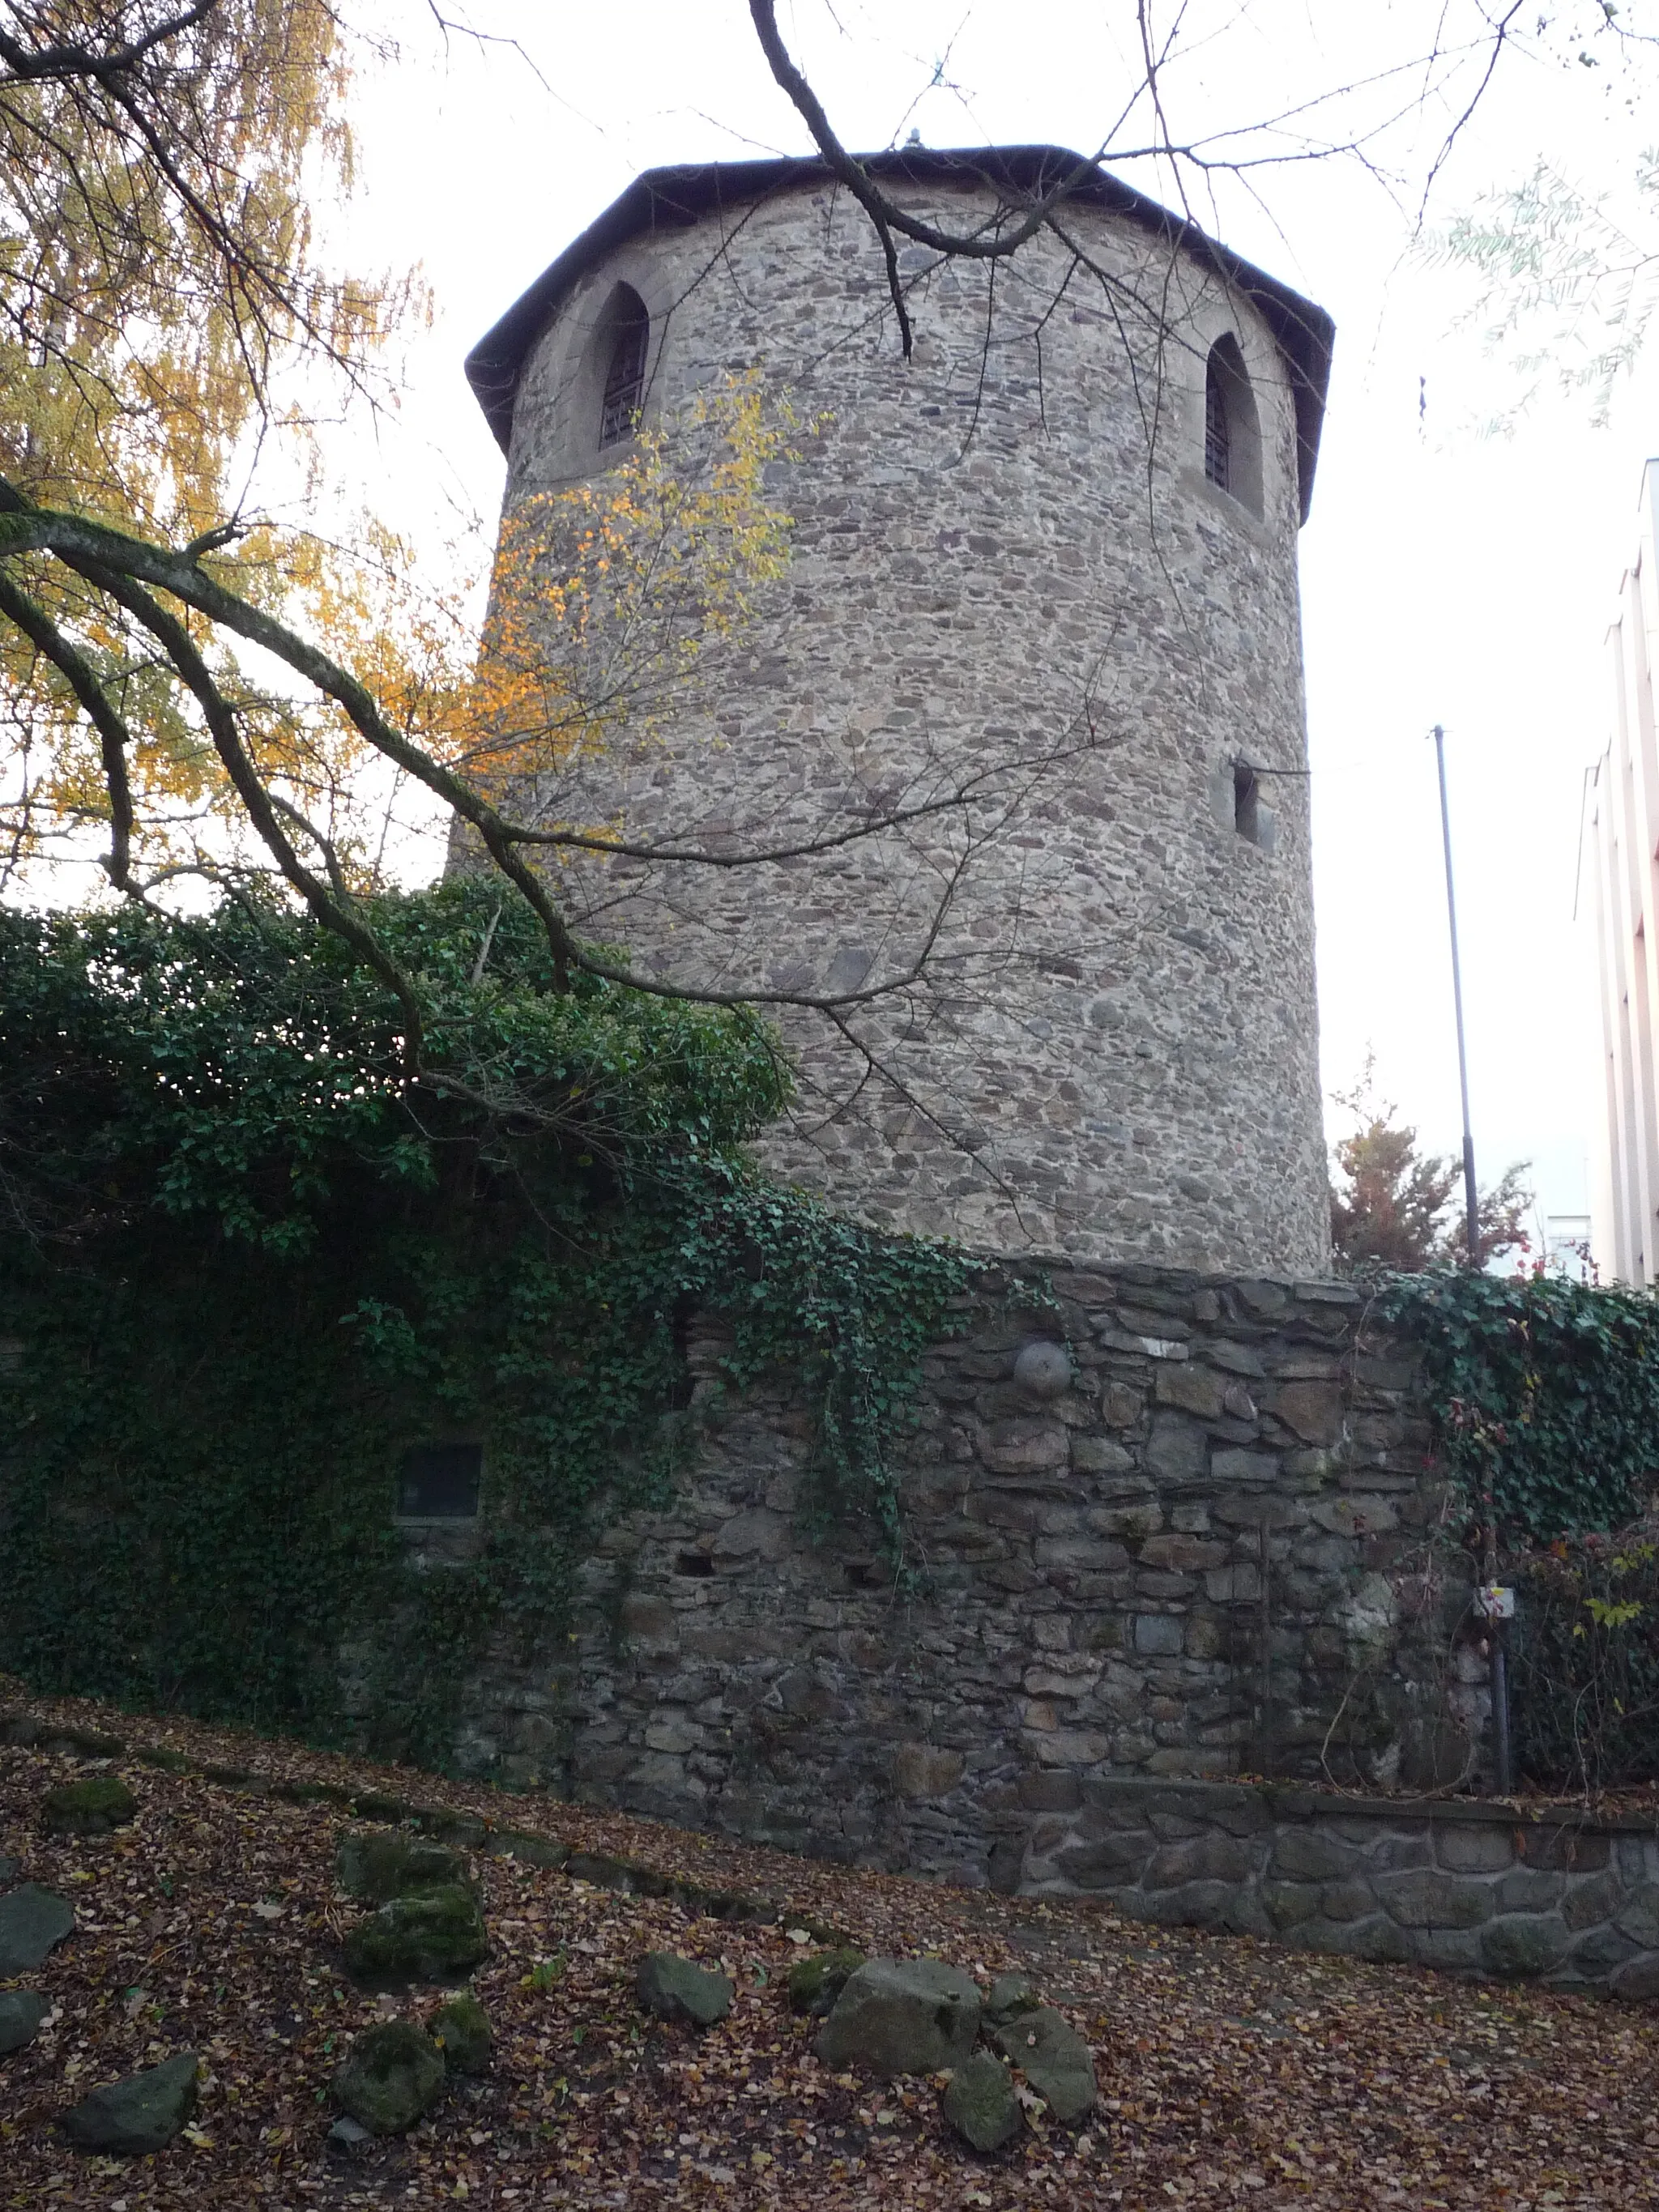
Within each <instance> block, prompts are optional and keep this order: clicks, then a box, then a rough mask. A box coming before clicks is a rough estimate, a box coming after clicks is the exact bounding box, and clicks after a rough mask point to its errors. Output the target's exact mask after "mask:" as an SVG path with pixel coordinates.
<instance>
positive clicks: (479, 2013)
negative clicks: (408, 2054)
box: [426, 1990, 494, 2074]
mask: <svg viewBox="0 0 1659 2212" xmlns="http://www.w3.org/2000/svg"><path fill="white" fill-rule="evenodd" d="M426 2032H427V2033H428V2035H429V2036H430V2037H431V2038H432V2040H433V2041H434V2042H435V2044H436V2045H437V2046H438V2048H439V2050H440V2051H442V2052H443V2055H444V2065H445V2066H446V2068H447V2069H448V2071H449V2072H450V2073H452V2074H482V2073H483V2070H484V2068H485V2067H486V2066H488V2065H489V2048H490V2045H491V2043H492V2041H493V2040H494V2039H493V2038H492V2036H491V2034H490V2032H489V2014H488V2013H487V2012H486V2011H485V2010H484V2008H483V2006H482V2005H481V2004H480V2003H479V2002H478V2000H477V1997H475V1996H473V1994H472V1992H471V1990H462V1991H461V1993H460V1995H459V1996H453V1997H451V1998H450V1999H449V2000H448V2002H447V2003H445V2004H441V2005H440V2006H439V2007H438V2009H437V2011H436V2012H435V2013H434V2014H433V2015H432V2017H431V2019H430V2020H429V2021H428V2022H427V2024H426Z"/></svg>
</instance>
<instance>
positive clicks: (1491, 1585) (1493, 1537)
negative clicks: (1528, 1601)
mask: <svg viewBox="0 0 1659 2212" xmlns="http://www.w3.org/2000/svg"><path fill="white" fill-rule="evenodd" d="M1486 1509H1487V1512H1488V1514H1490V1513H1491V1510H1492V1497H1491V1493H1490V1492H1488V1493H1487V1498H1486ZM1485 1534H1486V1559H1485V1561H1484V1565H1485V1568H1486V1582H1485V1583H1484V1585H1483V1589H1482V1611H1483V1612H1484V1613H1485V1614H1486V1653H1487V1660H1488V1663H1489V1665H1490V1668H1491V1671H1492V1766H1493V1770H1494V1775H1495V1779H1496V1783H1497V1789H1498V1796H1500V1797H1507V1796H1510V1793H1511V1791H1512V1790H1514V1788H1515V1762H1514V1759H1513V1758H1512V1757H1511V1755H1510V1674H1509V1660H1508V1655H1507V1652H1506V1650H1505V1648H1504V1635H1505V1622H1504V1616H1503V1613H1501V1612H1500V1611H1499V1610H1498V1607H1499V1606H1500V1605H1502V1604H1504V1603H1512V1602H1513V1601H1512V1600H1510V1599H1507V1598H1506V1597H1503V1596H1500V1595H1499V1592H1498V1522H1497V1521H1496V1519H1495V1518H1492V1519H1488V1521H1487V1522H1486V1532H1485Z"/></svg>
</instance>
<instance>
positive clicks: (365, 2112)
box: [334, 2020, 444, 2136]
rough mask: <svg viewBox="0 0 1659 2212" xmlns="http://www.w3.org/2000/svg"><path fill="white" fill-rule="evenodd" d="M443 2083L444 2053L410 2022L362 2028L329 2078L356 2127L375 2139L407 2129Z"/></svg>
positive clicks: (395, 2022)
mask: <svg viewBox="0 0 1659 2212" xmlns="http://www.w3.org/2000/svg"><path fill="white" fill-rule="evenodd" d="M443 2085H444V2055H443V2053H442V2051H440V2050H439V2048H438V2046H437V2045H436V2044H435V2043H434V2041H433V2040H432V2038H431V2037H430V2036H429V2035H423V2034H422V2033H421V2031H420V2029H419V2028H418V2027H416V2026H415V2025H414V2023H413V2021H407V2020H388V2021H382V2022H381V2024H380V2026H379V2027H370V2028H365V2029H364V2031H363V2033H362V2034H361V2035H360V2036H359V2037H358V2038H357V2040H356V2043H354V2044H353V2045H352V2046H351V2055H350V2057H349V2058H348V2059H347V2060H346V2063H345V2064H344V2065H343V2067H342V2068H341V2069H340V2070H339V2072H338V2073H337V2075H335V2076H334V2094H335V2096H336V2097H337V2099H338V2100H339V2101H340V2103H341V2104H342V2105H343V2106H344V2107H345V2110H346V2112H348V2113H349V2116H350V2117H351V2118H353V2119H354V2120H356V2122H357V2124H358V2125H359V2126H360V2127H365V2128H367V2129H368V2130H369V2131H370V2133H371V2134H373V2135H377V2136H400V2135H402V2134H403V2132H404V2130H405V2129H406V2128H412V2127H413V2126H414V2124H415V2123H416V2120H418V2119H419V2118H420V2117H421V2115H422V2112H425V2111H426V2110H427V2108H428V2106H429V2105H430V2104H431V2103H432V2101H433V2100H434V2099H435V2097H436V2096H437V2094H438V2092H439V2090H440V2089H441V2088H442V2087H443Z"/></svg>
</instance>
